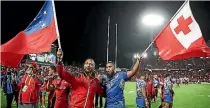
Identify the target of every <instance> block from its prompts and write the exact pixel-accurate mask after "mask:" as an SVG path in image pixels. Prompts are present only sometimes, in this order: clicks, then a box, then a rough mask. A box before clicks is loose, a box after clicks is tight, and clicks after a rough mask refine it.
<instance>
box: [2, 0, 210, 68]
mask: <svg viewBox="0 0 210 108" xmlns="http://www.w3.org/2000/svg"><path fill="white" fill-rule="evenodd" d="M182 3H183V1H173V2H169V1H164V2H162V1H155V2H154V1H120V2H119V1H109V2H108V1H88V2H87V1H85V2H84V1H77V2H76V1H62V2H58V1H56V2H55V8H56V14H57V22H58V28H59V32H60V39H61V46H62V49H63V51H64V60H65V61H67V62H68V63H69V64H71V63H72V62H73V61H76V62H80V63H82V62H84V60H85V59H86V58H88V57H91V58H93V59H95V61H96V63H97V64H101V63H105V62H106V43H107V25H108V24H107V20H108V16H111V23H110V47H109V48H110V52H109V60H110V61H114V57H115V23H117V24H118V66H119V67H130V66H131V65H132V56H133V54H134V53H136V52H143V50H145V49H146V47H147V46H148V45H149V42H150V40H149V37H150V36H151V33H150V32H151V31H150V30H151V29H150V28H149V27H147V26H145V25H143V24H142V23H141V18H142V17H143V16H144V15H145V14H146V13H150V12H153V13H160V14H161V15H163V17H164V19H165V21H164V24H163V25H161V26H159V27H157V28H155V29H154V30H153V33H154V35H155V34H157V33H159V31H160V30H161V29H162V28H163V27H164V25H165V24H166V23H167V22H168V21H169V19H170V18H171V17H172V16H173V15H174V14H175V13H176V11H177V10H178V9H179V8H180V6H181V5H182ZM43 4H44V1H34V2H32V1H30V2H29V1H13V2H11V1H2V2H1V27H2V28H1V39H2V40H1V42H2V43H1V44H4V43H5V42H7V41H8V40H10V39H12V38H13V37H14V36H15V35H16V34H18V32H20V31H22V30H24V29H25V28H26V27H27V26H28V24H29V23H30V22H31V21H32V20H33V18H34V17H35V16H36V15H37V14H38V12H39V10H40V9H41V7H42V5H43ZM190 6H191V9H192V12H193V15H194V18H195V19H196V21H197V22H198V24H199V26H200V28H201V31H202V33H203V36H204V39H205V40H206V42H209V41H208V40H210V2H208V1H205V2H204V1H192V2H190ZM55 43H57V42H55Z"/></svg>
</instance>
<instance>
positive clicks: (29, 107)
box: [18, 63, 41, 108]
mask: <svg viewBox="0 0 210 108" xmlns="http://www.w3.org/2000/svg"><path fill="white" fill-rule="evenodd" d="M36 66H37V65H36V64H35V63H33V64H31V65H29V67H28V69H27V71H26V73H27V74H25V75H24V76H23V77H22V78H21V81H20V83H18V87H19V89H20V91H19V99H18V100H19V105H18V107H20V108H38V101H39V89H40V87H41V82H40V81H39V79H38V78H37V77H36V74H35V73H36Z"/></svg>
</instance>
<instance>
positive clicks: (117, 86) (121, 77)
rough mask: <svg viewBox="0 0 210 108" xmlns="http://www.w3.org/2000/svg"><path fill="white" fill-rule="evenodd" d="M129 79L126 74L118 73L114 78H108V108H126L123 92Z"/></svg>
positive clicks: (106, 82) (106, 83)
mask: <svg viewBox="0 0 210 108" xmlns="http://www.w3.org/2000/svg"><path fill="white" fill-rule="evenodd" d="M127 79H128V75H127V73H126V72H118V73H116V74H115V76H114V77H113V78H110V79H109V78H106V81H105V89H106V108H125V102H124V96H123V90H124V85H125V81H126V80H127Z"/></svg>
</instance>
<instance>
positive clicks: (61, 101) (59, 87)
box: [47, 76, 70, 108]
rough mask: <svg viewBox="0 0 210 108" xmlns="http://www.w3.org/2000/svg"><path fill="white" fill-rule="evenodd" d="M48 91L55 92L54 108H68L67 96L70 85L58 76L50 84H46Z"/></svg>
mask: <svg viewBox="0 0 210 108" xmlns="http://www.w3.org/2000/svg"><path fill="white" fill-rule="evenodd" d="M47 88H48V89H49V90H55V95H56V101H55V105H54V108H62V107H64V106H65V108H68V101H69V99H68V95H69V91H68V90H69V89H70V84H69V83H67V82H66V81H65V80H62V79H61V78H60V77H59V76H58V77H57V78H56V79H54V80H53V81H52V83H51V84H48V87H47Z"/></svg>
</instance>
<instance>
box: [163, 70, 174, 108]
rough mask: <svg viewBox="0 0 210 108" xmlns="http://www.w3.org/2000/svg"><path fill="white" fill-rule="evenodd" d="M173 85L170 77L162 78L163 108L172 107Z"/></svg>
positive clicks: (168, 75)
mask: <svg viewBox="0 0 210 108" xmlns="http://www.w3.org/2000/svg"><path fill="white" fill-rule="evenodd" d="M173 96H174V91H173V83H172V81H171V75H170V74H167V75H166V76H165V78H164V102H165V106H164V107H165V108H172V105H173Z"/></svg>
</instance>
